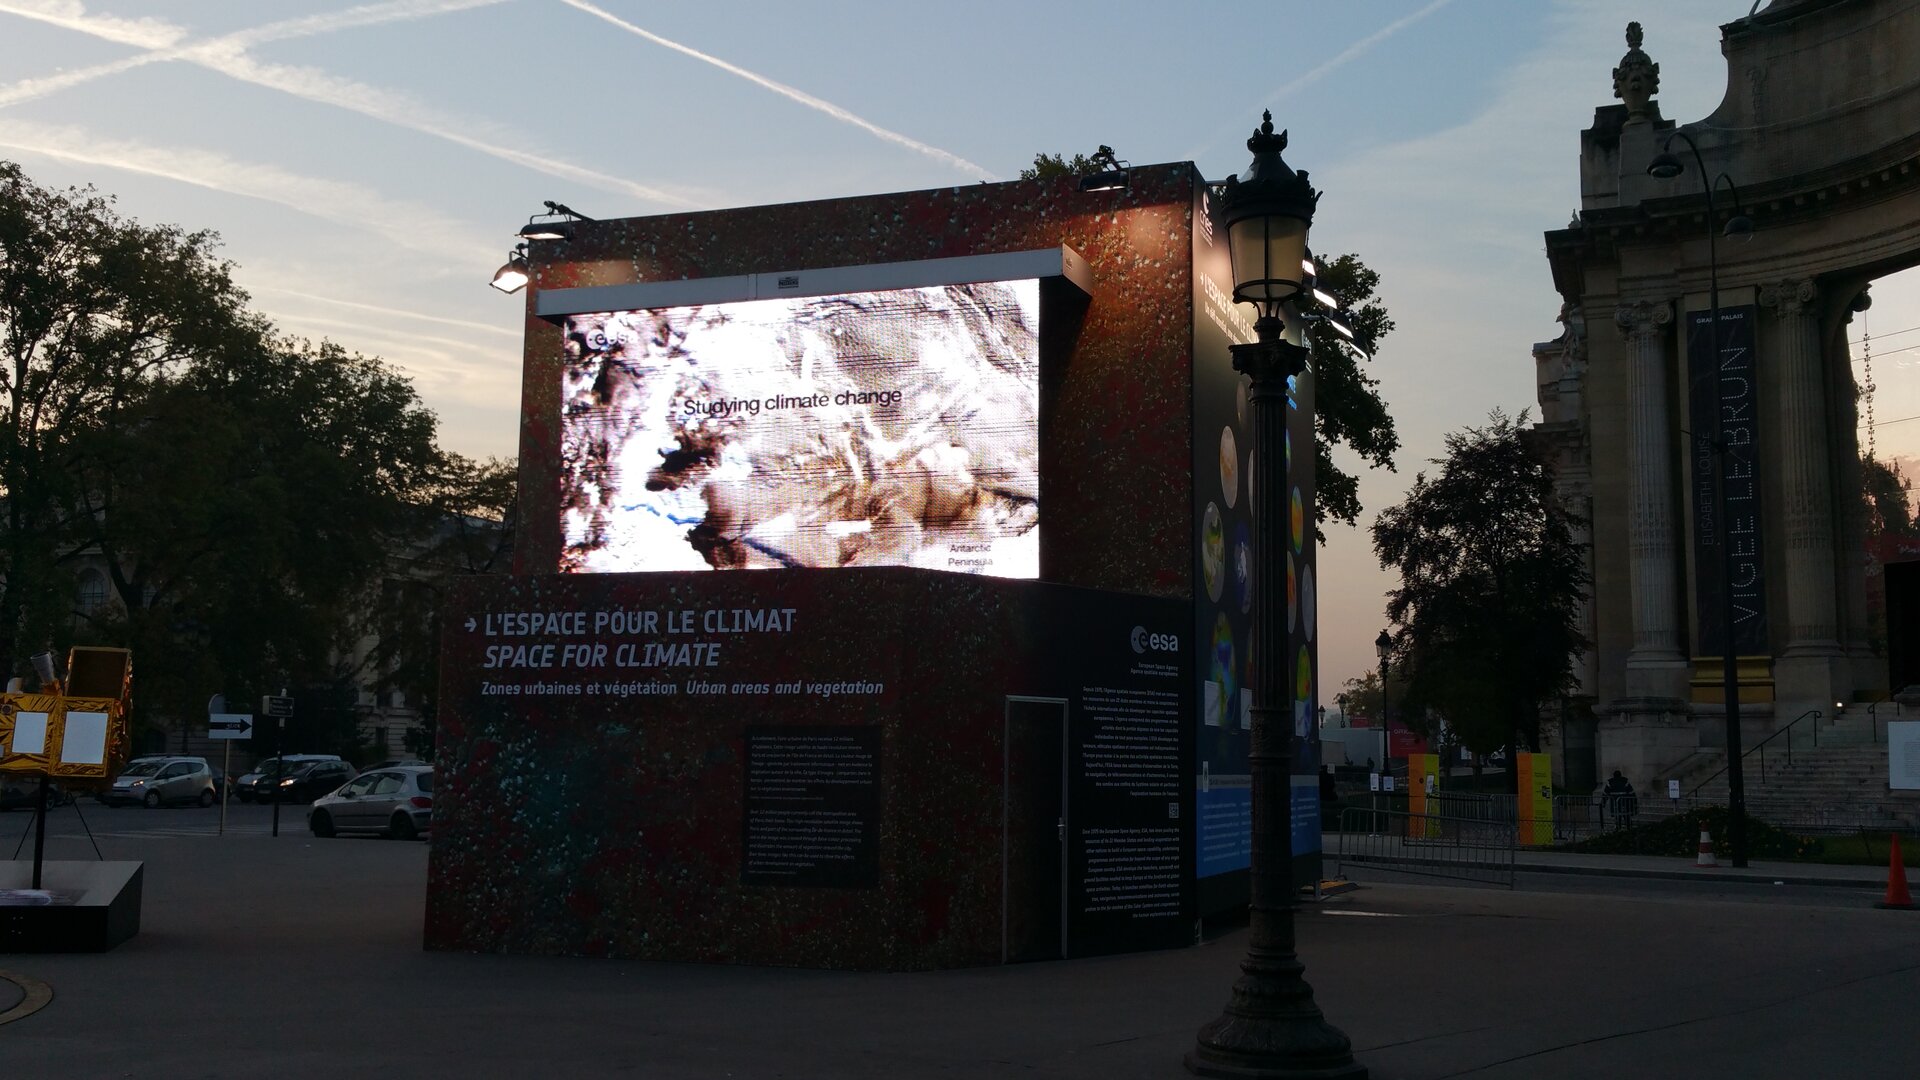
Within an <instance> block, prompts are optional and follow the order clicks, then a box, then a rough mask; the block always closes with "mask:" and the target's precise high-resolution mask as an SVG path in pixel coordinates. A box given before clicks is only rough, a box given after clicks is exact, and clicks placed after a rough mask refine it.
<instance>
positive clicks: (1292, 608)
mask: <svg viewBox="0 0 1920 1080" xmlns="http://www.w3.org/2000/svg"><path fill="white" fill-rule="evenodd" d="M1299 595H1300V590H1299V582H1298V581H1297V580H1295V578H1294V576H1293V552H1291V551H1289V552H1287V633H1289V634H1291V633H1293V628H1294V626H1295V624H1296V623H1298V621H1299V616H1300V603H1299V600H1298V599H1297V598H1298V597H1299Z"/></svg>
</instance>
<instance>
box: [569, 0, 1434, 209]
mask: <svg viewBox="0 0 1920 1080" xmlns="http://www.w3.org/2000/svg"><path fill="white" fill-rule="evenodd" d="M560 2H561V3H563V4H565V5H567V6H568V7H571V8H577V9H579V10H581V11H584V12H586V13H587V14H589V15H592V16H594V17H595V18H598V19H604V20H606V21H607V22H609V23H612V24H613V25H615V26H617V27H619V28H620V29H622V30H625V31H627V32H628V33H630V34H638V35H639V36H641V37H643V38H646V39H647V40H648V41H651V42H653V43H654V44H655V45H659V46H662V47H664V48H668V49H672V50H673V51H674V52H677V53H683V54H685V55H687V56H691V57H693V58H694V59H695V60H698V61H700V62H701V63H705V64H712V65H713V66H714V67H717V68H719V69H720V70H722V71H724V72H727V73H728V74H731V75H738V76H740V77H741V78H743V79H745V80H747V81H748V82H750V83H753V84H755V85H757V86H763V87H765V88H767V89H768V90H771V91H773V92H774V93H776V94H779V95H780V96H781V97H784V98H787V99H788V100H790V101H796V102H799V103H800V104H802V105H805V106H806V107H807V108H809V109H813V110H814V111H816V112H822V113H825V114H827V115H828V116H831V117H833V118H834V119H835V120H839V121H841V122H842V123H847V124H852V125H853V126H854V127H857V128H859V129H861V130H862V131H865V132H867V133H869V134H871V135H876V136H878V137H880V138H882V139H885V140H886V141H887V142H890V143H893V144H895V145H897V146H904V147H906V148H907V149H909V150H912V151H914V152H915V153H919V154H925V155H926V156H928V157H930V158H933V159H934V160H936V161H940V162H943V163H945V164H947V165H951V166H953V167H954V168H956V169H959V170H960V171H962V172H964V173H966V174H967V175H969V176H972V177H973V178H975V179H977V180H991V179H993V174H992V173H990V172H988V171H987V170H985V169H983V168H981V167H980V166H978V165H975V164H974V163H973V162H971V161H968V160H967V159H966V158H963V157H960V156H959V155H957V154H951V153H948V152H947V151H945V150H942V149H940V148H939V147H937V146H928V145H927V144H926V143H923V142H921V141H920V140H918V139H915V138H911V137H909V136H906V135H902V134H900V133H899V132H897V131H890V130H888V129H887V128H883V127H881V126H880V125H878V124H876V123H874V122H873V121H871V120H868V119H866V118H864V117H861V116H857V115H855V114H853V113H851V112H848V111H847V110H845V109H843V108H841V107H840V106H838V105H835V104H834V103H833V102H831V101H823V100H821V99H820V98H817V97H814V96H813V95H812V94H809V93H807V92H806V91H804V90H796V89H794V88H793V87H791V86H788V85H787V84H786V83H783V82H775V81H774V80H772V79H769V78H767V77H766V76H765V75H756V74H754V73H753V72H751V71H748V70H747V69H746V68H743V67H740V66H739V65H737V64H729V63H728V62H726V61H725V60H722V59H720V58H719V57H717V56H709V55H708V54H706V53H703V52H701V51H700V50H699V49H695V48H692V47H691V46H687V45H682V44H680V43H679V42H677V41H671V40H669V39H667V38H663V37H661V36H660V35H659V34H655V33H652V32H651V31H647V30H642V29H641V28H639V27H638V26H635V25H633V24H632V23H630V22H627V21H626V20H625V19H622V18H620V17H618V16H616V15H612V14H609V13H608V12H605V11H602V10H601V9H599V8H597V7H594V6H593V5H592V4H589V3H587V2H586V0H560ZM1441 2H1443V3H1444V2H1446V0H1441Z"/></svg>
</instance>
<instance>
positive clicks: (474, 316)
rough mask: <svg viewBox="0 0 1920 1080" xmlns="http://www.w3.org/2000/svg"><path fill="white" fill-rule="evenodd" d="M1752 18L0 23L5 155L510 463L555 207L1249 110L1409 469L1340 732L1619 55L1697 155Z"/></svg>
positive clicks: (246, 16) (888, 164)
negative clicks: (1439, 465) (1724, 32)
mask: <svg viewBox="0 0 1920 1080" xmlns="http://www.w3.org/2000/svg"><path fill="white" fill-rule="evenodd" d="M1752 6H1753V5H1752V3H1751V0H1665V2H1663V3H1658V4H1652V3H1649V4H1644V5H1640V4H1621V3H1618V2H1610V0H1368V2H1366V3H1325V2H1319V3H1302V2H1298V0H1264V2H1260V3H1254V2H1251V0H1242V2H1240V3H1225V2H1217V0H1196V2H1193V3H1189V4H1167V3H1137V2H1131V0H1102V2H1100V3H1093V2H1087V0H1018V2H1015V0H969V2H968V3H967V4H965V5H956V6H952V7H947V8H944V9H942V8H936V7H935V6H933V5H930V4H924V3H904V2H900V0H895V2H892V3H878V2H865V0H833V2H818V3H808V4H796V3H791V2H787V3H769V2H762V0H733V2H731V3H724V4H718V3H712V2H710V0H707V2H699V3H694V2H681V0H644V2H642V0H388V2H376V3H369V4H361V5H358V6H356V5H354V4H353V3H351V0H249V2H247V3H239V2H235V0H84V2H83V0H0V158H5V159H9V160H13V161H17V162H19V163H20V164H21V165H22V166H23V167H24V168H25V169H26V171H27V173H28V175H30V176H31V177H33V178H34V180H35V181H36V182H39V183H41V184H44V185H51V186H66V185H85V184H91V185H94V186H96V187H97V188H99V189H100V190H101V191H103V192H109V193H112V194H114V195H115V196H117V198H118V200H119V206H120V209H121V211H122V212H123V213H125V214H127V215H129V216H131V217H134V218H137V219H139V220H141V221H144V222H149V223H155V224H158V223H174V224H179V225H181V226H183V227H186V228H189V229H203V228H204V229H212V230H214V231H217V232H218V233H219V234H220V235H221V236H222V238H223V241H224V246H223V249H222V250H223V254H224V255H225V256H226V257H227V258H230V259H232V260H233V261H234V263H235V264H236V277H237V279H238V280H239V282H240V283H241V284H242V286H243V287H245V288H246V289H247V290H248V291H249V292H250V293H251V294H252V297H253V301H254V306H255V307H256V308H257V309H259V310H260V311H262V312H264V313H265V314H267V315H268V316H270V317H271V318H273V319H274V320H275V321H276V322H277V323H278V324H279V325H280V326H281V327H282V328H283V329H285V330H286V331H288V332H290V333H293V334H297V335H301V336H305V337H311V338H329V339H332V340H334V341H337V342H340V343H341V344H343V345H345V346H347V347H348V348H350V349H354V350H357V351H361V352H364V353H368V354H372V355H378V356H380V357H383V358H384V359H386V360H387V361H389V362H391V363H392V364H394V365H395V366H397V367H398V368H400V369H401V370H403V371H405V372H406V373H408V374H409V375H410V376H411V377H412V378H413V380H414V383H415V386H416V387H417V388H418V390H419V392H420V395H421V396H422V398H423V399H424V400H425V401H426V402H427V404H428V405H429V406H431V407H432V408H433V409H434V410H435V411H436V412H437V413H438V414H439V416H440V418H441V424H442V431H441V440H442V443H443V445H446V446H448V447H449V448H451V449H454V450H457V451H460V452H462V453H466V454H469V455H475V456H501V457H510V456H512V455H513V454H514V453H515V451H516V438H517V416H518V410H519V394H520V383H519V368H520V333H521V311H522V300H521V298H520V297H517V296H516V297H507V296H503V295H501V294H500V293H498V292H496V291H494V290H492V289H490V288H488V287H487V281H488V279H489V278H490V277H491V276H492V273H493V270H494V269H495V268H496V267H497V266H498V265H499V264H500V263H501V262H502V261H504V259H505V258H506V255H507V253H508V249H509V248H510V247H511V246H512V244H513V242H514V238H513V236H512V233H513V232H514V230H516V229H517V228H518V227H519V226H520V225H521V224H522V223H523V222H524V221H526V219H527V217H528V216H529V215H531V214H533V213H535V212H537V211H539V210H540V209H541V201H542V200H545V199H552V200H555V201H558V202H561V203H565V204H568V205H570V206H572V207H574V208H576V209H578V210H580V211H581V212H583V213H585V214H588V215H591V216H593V217H598V218H610V217H629V216H639V215H646V214H656V213H668V212H674V211H681V210H688V209H710V208H722V207H730V206H748V205H756V204H763V203H775V202H791V201H797V200H805V199H821V198H832V197H837V196H850V195H862V194H870V193H875V192H886V191H903V190H913V189H919V188H930V187H943V186H950V185H954V184H962V183H975V182H978V181H979V180H983V179H986V180H1002V179H1012V178H1014V177H1015V176H1016V174H1017V173H1018V172H1019V170H1020V168H1021V167H1022V166H1024V165H1027V164H1029V163H1030V162H1031V161H1032V159H1033V156H1034V154H1036V153H1038V152H1049V153H1054V152H1064V153H1067V154H1072V153H1075V152H1089V151H1091V150H1092V149H1093V148H1094V147H1095V146H1096V145H1098V144H1101V143H1105V144H1107V145H1110V146H1112V147H1113V148H1114V149H1115V151H1116V152H1117V153H1118V155H1119V156H1120V157H1121V158H1123V159H1126V160H1128V161H1131V162H1133V163H1135V164H1148V163H1157V162H1165V161H1194V162H1196V163H1197V164H1198V165H1199V167H1200V170H1201V172H1202V174H1203V175H1205V176H1207V177H1209V178H1214V179H1218V178H1224V177H1225V176H1227V175H1228V174H1230V173H1235V172H1239V171H1240V170H1242V169H1243V168H1245V166H1246V163H1247V161H1248V157H1249V155H1248V153H1247V151H1246V148H1245V139H1246V136H1247V133H1248V132H1250V131H1251V130H1252V129H1253V127H1254V126H1255V125H1256V124H1257V123H1258V122H1259V118H1260V112H1261V110H1262V109H1272V110H1273V113H1274V121H1275V124H1276V125H1277V126H1280V127H1285V128H1287V129H1289V130H1290V133H1291V143H1290V145H1289V148H1288V150H1287V152H1286V157H1287V160H1288V161H1289V163H1291V164H1292V165H1293V166H1294V167H1295V168H1302V169H1307V170H1308V171H1309V172H1310V173H1311V174H1312V177H1313V181H1314V183H1315V184H1316V185H1317V186H1319V187H1320V188H1321V189H1322V190H1323V191H1324V195H1323V196H1322V198H1321V201H1320V207H1319V211H1318V213H1317V215H1316V218H1315V221H1314V226H1313V245H1314V248H1315V250H1316V251H1318V252H1320V253H1322V254H1324V255H1329V256H1332V255H1338V254H1341V253H1344V252H1353V253H1357V254H1358V255H1360V257H1361V258H1362V259H1363V260H1364V261H1365V262H1366V263H1367V264H1368V265H1369V266H1371V267H1372V268H1373V269H1375V270H1377V271H1378V272H1379V273H1380V275H1381V285H1380V296H1381V298H1382V300H1383V301H1384V303H1385V304H1386V306H1387V308H1388V310H1389V311H1390V313H1391V314H1392V317H1393V319H1394V321H1395V323H1396V324H1397V329H1396V330H1395V332H1394V333H1393V334H1392V335H1391V336H1389V337H1388V338H1386V339H1385V341H1383V342H1382V344H1381V347H1380V349H1379V351H1378V354H1377V355H1376V357H1375V359H1374V362H1373V364H1372V374H1373V375H1374V376H1376V377H1377V378H1378V379H1379V380H1380V392H1381V394H1382V396H1383V397H1384V398H1385V400H1386V401H1387V403H1388V405H1389V407H1390V409H1391V411H1392V413H1393V415H1394V418H1395V421H1396V423H1397V424H1398V426H1399V431H1400V435H1401V439H1402V442H1403V444H1404V445H1403V448H1402V450H1401V452H1400V454H1399V457H1398V460H1397V465H1398V469H1397V471H1395V472H1367V473H1365V474H1364V475H1363V476H1362V479H1361V488H1360V492H1361V499H1362V502H1363V503H1364V504H1365V506H1366V507H1367V513H1366V514H1364V515H1363V517H1362V521H1361V527H1360V528H1358V529H1349V528H1347V527H1345V526H1342V525H1332V526H1330V527H1329V528H1328V544H1327V547H1326V548H1325V550H1324V551H1323V553H1322V556H1321V563H1320V569H1321V582H1322V584H1321V590H1320V611H1321V627H1322V629H1321V655H1322V659H1321V666H1322V670H1323V671H1324V672H1325V674H1326V676H1327V678H1326V680H1325V682H1324V685H1325V686H1326V687H1327V688H1328V689H1327V690H1326V691H1325V692H1323V696H1324V697H1326V698H1331V696H1332V693H1333V692H1334V691H1337V690H1338V688H1339V687H1340V686H1341V685H1342V683H1344V682H1345V681H1346V680H1347V679H1349V678H1352V677H1355V676H1358V675H1360V674H1361V673H1362V672H1364V671H1366V670H1369V669H1371V668H1373V667H1374V666H1375V664H1376V661H1375V658H1374V653H1373V644H1372V643H1373V639H1374V636H1375V635H1376V634H1377V633H1378V632H1379V630H1380V629H1381V627H1382V626H1384V625H1385V622H1384V618H1383V616H1382V614H1381V612H1382V608H1383V606H1384V593H1385V592H1386V590H1388V589H1389V588H1391V587H1392V586H1393V584H1394V579H1393V577H1392V576H1391V575H1390V574H1389V573H1388V572H1386V571H1384V570H1382V569H1381V568H1380V567H1379V565H1378V563H1377V561H1376V560H1375V558H1374V556H1373V553H1372V547H1371V542H1370V540H1369V538H1368V534H1367V533H1366V531H1365V526H1366V524H1367V523H1368V522H1370V521H1371V519H1372V514H1373V511H1375V510H1377V509H1379V508H1380V507H1383V506H1387V505H1391V504H1392V503H1394V502H1396V501H1398V500H1399V499H1400V498H1401V497H1402V496H1403V494H1404V492H1405V490H1406V487H1407V485H1408V484H1409V483H1410V482H1411V481H1412V478H1413V476H1414V474H1415V473H1417V472H1418V471H1420V470H1421V469H1423V468H1428V467H1429V465H1428V463H1429V461H1430V459H1432V458H1435V457H1438V456H1439V455H1440V454H1441V453H1442V452H1443V444H1442V439H1443V437H1444V436H1445V435H1446V433H1448V432H1450V431H1456V430H1459V429H1460V428H1462V427H1463V426H1466V425H1469V424H1475V423H1479V422H1482V421H1484V420H1485V418H1486V416H1487V413H1488V411H1489V410H1490V409H1494V408H1501V409H1504V410H1506V411H1507V412H1509V413H1515V412H1518V411H1520V410H1521V409H1526V408H1535V387H1534V372H1533V361H1532V358H1531V349H1532V345H1533V343H1534V342H1537V341H1542V340H1546V339H1549V338H1552V337H1554V336H1555V335H1556V334H1557V333H1558V329H1559V328H1558V326H1557V324H1556V323H1555V322H1554V316H1555V315H1556V313H1557V312H1558V310H1559V306H1560V302H1559V298H1558V296H1557V295H1556V294H1555V293H1554V291H1553V288H1552V284H1551V280H1550V278H1549V275H1548V269H1547V262H1546V257H1545V254H1544V241H1543V239H1542V233H1543V232H1544V231H1546V230H1549V229H1557V228H1561V227H1563V226H1565V224H1566V223H1567V220H1568V218H1569V217H1570V216H1571V215H1572V212H1573V210H1574V208H1575V207H1576V206H1577V205H1578V203H1579V176H1578V153H1579V132H1580V130H1581V129H1582V128H1585V127H1587V126H1589V125H1590V124H1591V123H1592V122H1593V110H1594V108H1595V107H1597V106H1601V105H1607V104H1611V103H1612V102H1613V95H1612V81H1611V72H1612V69H1613V67H1614V65H1615V64H1617V63H1618V62H1619V60H1620V57H1621V54H1622V53H1623V52H1625V50H1626V44H1625V40H1624V36H1623V35H1624V30H1625V25H1626V22H1627V20H1629V19H1638V20H1640V21H1641V23H1642V24H1643V25H1644V27H1645V31H1646V41H1645V46H1644V47H1645V49H1646V51H1647V52H1648V53H1649V54H1650V55H1651V56H1652V58H1653V59H1654V60H1655V61H1657V62H1658V63H1659V64H1660V76H1661V84H1660V93H1659V96H1658V100H1659V102H1660V103H1661V108H1662V111H1663V113H1664V115H1666V116H1667V117H1669V118H1672V119H1676V120H1679V121H1680V122H1682V123H1686V122H1690V121H1694V120H1698V119H1700V118H1702V117H1704V116H1706V115H1708V114H1709V113H1711V112H1712V111H1713V109H1714V107H1715V106H1716V105H1717V104H1718V103H1719V101H1720V99H1721V97H1722V95H1723V93H1724V91H1725V87H1726V67H1725V63H1724V61H1723V60H1722V59H1721V57H1720V43H1719V38H1720V35H1719V29H1718V27H1719V25H1720V24H1722V23H1726V22H1730V21H1733V20H1735V19H1738V18H1741V17H1743V16H1745V15H1746V14H1747V13H1748V11H1749V9H1750V8H1751V7H1752ZM1915 277H1916V275H1913V274H1908V275H1902V276H1900V277H1896V278H1893V279H1888V280H1887V281H1885V282H1883V283H1881V284H1880V285H1877V286H1876V287H1875V305H1874V307H1873V309H1872V311H1871V312H1869V313H1868V316H1867V318H1866V321H1865V330H1866V331H1867V332H1870V333H1871V334H1872V335H1873V336H1874V345H1873V356H1874V364H1875V366H1874V374H1875V377H1876V382H1877V384H1878V386H1879V391H1878V394H1877V395H1876V401H1875V406H1876V409H1875V411H1876V416H1877V418H1878V419H1879V421H1880V426H1879V428H1878V430H1877V432H1876V443H1877V445H1878V447H1879V450H1880V453H1881V456H1882V457H1894V458H1896V459H1900V458H1904V459H1906V460H1909V461H1914V462H1916V463H1920V373H1917V372H1916V371H1915V370H1914V368H1915V365H1916V364H1920V281H1915V280H1912V279H1914V278H1915ZM1861 329H1862V326H1861V324H1860V323H1856V324H1855V333H1854V335H1853V337H1854V338H1855V339H1856V340H1857V339H1858V338H1859V337H1860V331H1861ZM1858 352H1859V349H1858V347H1856V360H1855V367H1856V373H1858V372H1859V370H1860V367H1861V361H1860V358H1859V356H1858ZM1536 415H1537V408H1536ZM1903 418H1910V419H1912V420H1913V422H1912V423H1904V422H1900V421H1902V420H1903ZM1349 464H1351V460H1349ZM1916 474H1920V469H1910V470H1909V475H1916Z"/></svg>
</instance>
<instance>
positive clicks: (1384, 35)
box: [1187, 0, 1453, 160]
mask: <svg viewBox="0 0 1920 1080" xmlns="http://www.w3.org/2000/svg"><path fill="white" fill-rule="evenodd" d="M1451 3H1453V0H1433V2H1432V3H1429V4H1428V5H1427V6H1426V7H1423V8H1421V9H1420V10H1419V11H1416V12H1413V13H1412V14H1410V15H1402V16H1401V17H1400V18H1398V19H1395V20H1393V21H1392V22H1390V23H1388V24H1387V25H1385V26H1383V27H1381V28H1380V29H1378V30H1375V31H1374V32H1373V33H1371V34H1368V35H1367V36H1366V37H1363V38H1361V39H1360V40H1359V41H1356V42H1354V43H1353V44H1351V45H1349V46H1347V47H1346V48H1344V49H1341V50H1340V51H1339V52H1337V53H1335V54H1334V55H1333V56H1332V57H1331V58H1329V59H1327V60H1323V61H1321V62H1320V64H1319V65H1318V66H1316V67H1314V68H1313V69H1311V70H1309V71H1307V72H1306V73H1305V74H1303V75H1299V76H1296V77H1295V78H1293V79H1290V80H1288V81H1287V82H1285V83H1283V84H1281V86H1280V88H1279V89H1278V90H1275V91H1274V92H1273V93H1271V94H1269V95H1267V99H1266V100H1265V101H1262V102H1257V103H1256V104H1255V107H1256V108H1263V107H1266V106H1268V105H1271V104H1273V103H1274V102H1277V101H1279V100H1280V99H1282V98H1285V97H1288V96H1289V95H1291V94H1293V93H1294V92H1295V91H1297V90H1300V89H1302V88H1304V87H1307V86H1311V85H1313V84H1314V83H1317V82H1319V81H1320V80H1321V79H1323V78H1325V77H1326V76H1327V75H1328V74H1329V73H1331V72H1332V71H1334V70H1336V69H1338V68H1340V67H1343V66H1345V65H1346V64H1348V63H1350V62H1351V61H1353V60H1354V59H1355V58H1357V57H1359V56H1360V55H1362V54H1363V53H1365V52H1367V51H1368V50H1370V49H1372V48H1373V47H1374V46H1375V45H1378V44H1380V43H1381V42H1383V41H1385V40H1387V39H1388V38H1390V37H1392V36H1393V35H1395V34H1397V33H1399V32H1400V31H1402V30H1405V29H1406V28H1407V27H1409V26H1412V25H1413V24H1414V23H1417V22H1419V21H1420V20H1421V19H1424V18H1426V17H1427V16H1429V15H1431V14H1433V13H1434V12H1436V11H1439V10H1440V9H1441V8H1443V7H1446V6H1447V5H1448V4H1451ZM1283 126H1284V125H1283ZM1217 141H1218V139H1215V140H1213V141H1210V142H1208V143H1207V144H1206V145H1205V146H1202V147H1200V148H1199V149H1198V150H1196V151H1194V152H1192V153H1190V154H1188V155H1187V158H1188V160H1195V159H1197V158H1199V156H1200V154H1201V153H1203V152H1205V151H1207V150H1210V149H1212V148H1213V145H1214V142H1217Z"/></svg>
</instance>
